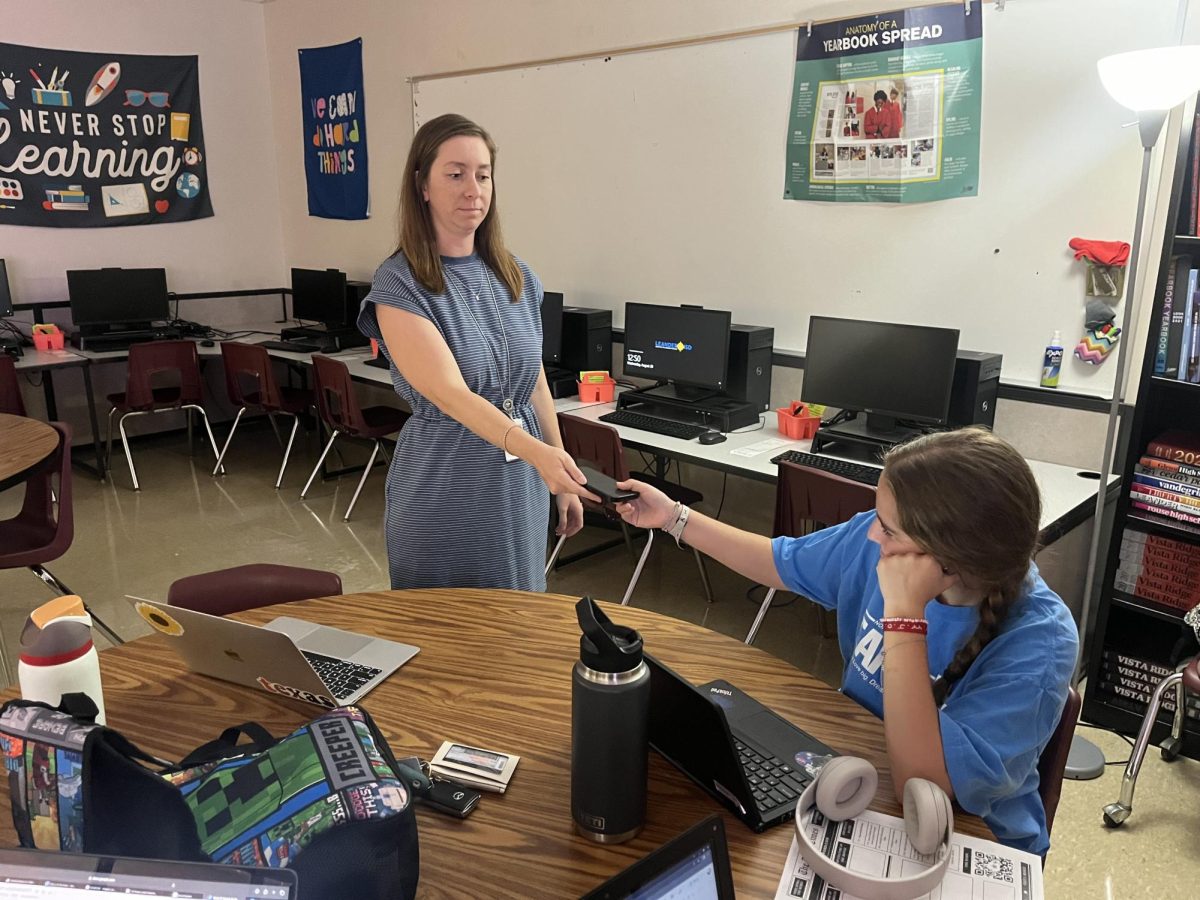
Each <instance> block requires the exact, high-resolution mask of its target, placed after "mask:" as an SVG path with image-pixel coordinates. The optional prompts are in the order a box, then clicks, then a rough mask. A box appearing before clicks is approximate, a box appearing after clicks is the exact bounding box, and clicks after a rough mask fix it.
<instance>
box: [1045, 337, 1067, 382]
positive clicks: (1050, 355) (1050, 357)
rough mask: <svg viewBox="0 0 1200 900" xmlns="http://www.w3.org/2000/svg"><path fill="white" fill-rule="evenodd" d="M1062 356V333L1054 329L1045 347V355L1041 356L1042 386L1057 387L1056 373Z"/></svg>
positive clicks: (1060, 364) (1060, 366) (1059, 367)
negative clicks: (1052, 335)
mask: <svg viewBox="0 0 1200 900" xmlns="http://www.w3.org/2000/svg"><path fill="white" fill-rule="evenodd" d="M1062 358H1063V347H1062V335H1061V333H1060V332H1057V331H1056V332H1054V337H1052V338H1051V339H1050V343H1049V344H1048V345H1047V347H1046V355H1045V356H1044V357H1042V387H1048V388H1056V387H1058V373H1059V370H1060V369H1061V368H1062Z"/></svg>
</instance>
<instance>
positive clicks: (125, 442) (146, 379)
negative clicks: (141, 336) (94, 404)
mask: <svg viewBox="0 0 1200 900" xmlns="http://www.w3.org/2000/svg"><path fill="white" fill-rule="evenodd" d="M163 378H167V379H170V380H172V381H177V383H173V384H169V385H161V384H160V385H155V384H154V382H155V381H156V380H162V379H163ZM108 401H109V402H110V403H111V404H112V409H110V410H109V411H108V439H107V441H106V445H107V452H106V455H105V468H106V469H107V468H108V461H109V460H110V459H111V458H112V420H113V416H114V415H115V414H116V413H120V414H121V418H120V419H119V420H118V422H117V427H118V429H119V430H120V432H121V446H122V447H123V448H124V450H125V461H126V462H127V463H128V464H129V476H130V478H131V479H132V480H133V489H134V490H135V491H139V490H141V485H140V483H139V482H138V477H137V469H136V468H134V465H133V454H132V453H130V451H129V437H128V435H127V434H126V433H125V420H126V419H128V418H129V417H130V416H141V415H147V414H151V413H160V412H168V411H173V410H181V411H183V412H185V413H186V414H187V417H188V418H187V425H188V435H189V438H190V436H191V429H192V416H191V414H192V413H193V412H197V413H199V414H200V418H201V420H202V421H203V422H204V430H205V431H206V432H207V433H208V442H209V444H210V445H211V446H212V451H213V456H214V457H219V456H220V453H218V451H217V442H216V439H215V438H214V437H213V433H212V428H210V427H209V424H208V414H207V413H206V412H205V411H204V406H203V389H202V381H201V378H200V357H199V355H198V354H197V352H196V344H195V342H193V341H147V342H145V343H141V344H133V345H131V346H130V348H129V374H128V375H127V376H126V381H125V390H124V391H121V392H119V393H115V394H109V395H108Z"/></svg>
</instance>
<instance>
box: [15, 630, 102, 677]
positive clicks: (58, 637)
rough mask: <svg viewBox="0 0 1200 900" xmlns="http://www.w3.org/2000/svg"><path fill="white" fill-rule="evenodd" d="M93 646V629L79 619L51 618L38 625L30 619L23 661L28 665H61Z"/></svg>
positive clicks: (22, 642)
mask: <svg viewBox="0 0 1200 900" xmlns="http://www.w3.org/2000/svg"><path fill="white" fill-rule="evenodd" d="M91 649H92V629H91V628H90V627H89V626H88V625H86V624H84V623H82V622H75V621H70V620H68V621H65V622H63V621H58V622H51V623H50V624H49V625H47V626H46V627H45V628H38V627H37V625H35V624H34V623H33V622H27V623H26V625H25V629H24V630H23V631H22V632H21V654H20V657H21V662H23V663H25V664H26V665H27V666H58V665H62V664H63V663H69V662H71V660H73V659H78V658H79V657H81V656H83V655H84V654H86V653H87V652H88V651H89V650H91Z"/></svg>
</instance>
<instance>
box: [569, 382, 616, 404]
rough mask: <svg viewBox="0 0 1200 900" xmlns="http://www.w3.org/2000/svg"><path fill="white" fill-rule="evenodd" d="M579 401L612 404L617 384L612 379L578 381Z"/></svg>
mask: <svg viewBox="0 0 1200 900" xmlns="http://www.w3.org/2000/svg"><path fill="white" fill-rule="evenodd" d="M576 384H578V385H579V399H580V400H582V401H583V402H584V403H612V399H613V391H614V390H615V389H616V386H617V383H616V382H615V381H613V380H612V379H611V378H605V379H604V380H603V381H577V382H576Z"/></svg>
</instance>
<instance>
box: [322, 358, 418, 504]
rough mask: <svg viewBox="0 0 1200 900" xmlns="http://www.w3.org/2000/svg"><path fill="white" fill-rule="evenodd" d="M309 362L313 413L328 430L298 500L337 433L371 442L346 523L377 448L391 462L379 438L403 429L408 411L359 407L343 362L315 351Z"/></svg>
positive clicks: (388, 407)
mask: <svg viewBox="0 0 1200 900" xmlns="http://www.w3.org/2000/svg"><path fill="white" fill-rule="evenodd" d="M312 361H313V378H314V379H315V382H316V389H315V390H316V399H317V414H318V415H319V416H320V417H321V421H323V422H324V423H325V424H326V425H328V426H329V429H330V432H331V433H330V435H329V442H328V443H327V444H326V445H325V449H324V450H322V451H321V458H320V459H318V460H317V464H316V465H315V466H314V467H313V470H312V474H311V475H309V476H308V481H307V482H306V483H305V485H304V490H302V491H301V492H300V499H301V500H303V499H304V498H305V497H306V496H307V495H308V489H309V488H310V487H312V483H313V479H314V478H316V477H317V473H318V472H320V471H321V466H322V465H324V463H325V457H326V456H327V455H328V454H329V450H330V448H331V447H332V446H333V442H334V441H335V440H337V437H338V435H345V436H346V437H353V438H362V439H364V440H368V441H373V442H374V447H373V448H372V450H371V458H370V460H368V462H367V465H366V467H365V468H364V469H363V473H362V478H360V479H359V480H358V487H357V488H356V489H355V491H354V496H353V497H352V498H350V505H349V506H348V507H346V515H344V516H343V517H342V521H343V522H349V521H350V514H351V513H352V512H354V504H356V503H357V502H358V495H359V494H361V493H362V489H363V485H364V484H366V483H367V476H368V475H370V474H371V469H372V468H373V467H374V466H375V457H376V456H377V455H378V454H379V451H380V450H383V459H384V463H385V464H386V463H388V462H390V461H391V460H389V459H388V454H387V450H386V449H385V448H384V446H383V439H384V438H385V437H387V436H388V435H389V434H395V433H396V432H398V431H399V430H400V429H401V428H403V427H404V423H405V422H407V421H408V416H409V414H408V413H406V412H405V411H404V410H402V409H397V408H396V407H394V406H368V407H367V408H366V409H363V408H361V407H360V406H359V404H358V395H357V394H356V393H355V391H354V382H353V381H351V380H350V370H349V369H347V368H346V364H345V363H344V362H341V361H340V360H336V359H330V358H329V357H328V356H321V355H320V354H317V353H314V354H313V358H312Z"/></svg>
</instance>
